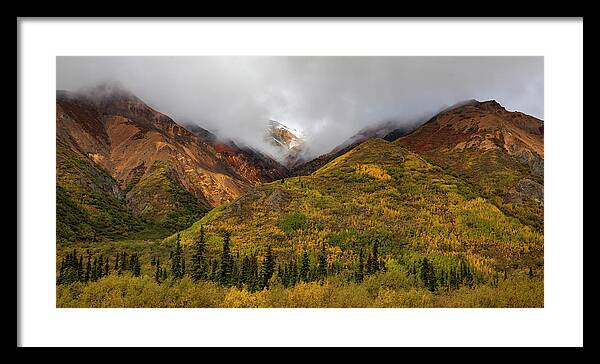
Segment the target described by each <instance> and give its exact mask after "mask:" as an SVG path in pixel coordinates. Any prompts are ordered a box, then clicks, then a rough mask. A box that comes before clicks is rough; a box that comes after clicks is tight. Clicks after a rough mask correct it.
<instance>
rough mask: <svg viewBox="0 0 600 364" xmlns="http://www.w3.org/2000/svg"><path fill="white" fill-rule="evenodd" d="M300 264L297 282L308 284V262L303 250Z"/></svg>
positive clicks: (306, 253) (305, 252) (306, 254)
mask: <svg viewBox="0 0 600 364" xmlns="http://www.w3.org/2000/svg"><path fill="white" fill-rule="evenodd" d="M300 264H301V265H300V273H299V275H300V277H299V280H300V281H302V282H308V281H309V280H310V260H309V258H308V252H307V251H306V250H304V252H303V253H302V262H301V263H300Z"/></svg>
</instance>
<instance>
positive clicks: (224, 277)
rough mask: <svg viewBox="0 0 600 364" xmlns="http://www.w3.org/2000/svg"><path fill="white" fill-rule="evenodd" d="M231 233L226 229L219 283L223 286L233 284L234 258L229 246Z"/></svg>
mask: <svg viewBox="0 0 600 364" xmlns="http://www.w3.org/2000/svg"><path fill="white" fill-rule="evenodd" d="M230 237H231V233H229V232H228V231H226V232H225V233H224V234H223V253H222V254H221V269H220V270H219V283H221V284H222V285H223V286H229V285H230V284H231V270H232V268H233V258H232V256H231V250H230V247H229V239H230Z"/></svg>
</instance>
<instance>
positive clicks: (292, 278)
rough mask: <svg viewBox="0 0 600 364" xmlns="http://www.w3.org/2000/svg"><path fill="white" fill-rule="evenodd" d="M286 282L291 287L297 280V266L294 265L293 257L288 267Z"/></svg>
mask: <svg viewBox="0 0 600 364" xmlns="http://www.w3.org/2000/svg"><path fill="white" fill-rule="evenodd" d="M288 282H289V283H288V284H289V285H290V286H291V287H293V286H295V285H296V283H297V282H298V268H297V267H296V260H295V259H294V258H293V257H292V260H291V261H290V265H289V267H288Z"/></svg>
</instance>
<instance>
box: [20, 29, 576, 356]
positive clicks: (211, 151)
mask: <svg viewBox="0 0 600 364" xmlns="http://www.w3.org/2000/svg"><path fill="white" fill-rule="evenodd" d="M557 34H560V37H555V36H554V35H557ZM409 35H410V36H409ZM133 39H135V41H132V40H133ZM449 40H452V41H451V42H449ZM17 41H18V42H17V43H18V50H17V53H18V55H17V56H18V76H17V77H18V79H17V81H18V89H17V94H18V121H17V139H18V144H19V149H18V156H17V175H18V177H17V191H18V197H17V218H18V220H17V233H18V242H17V246H18V267H19V269H18V280H17V284H18V292H17V306H18V312H17V314H18V315H17V316H18V319H17V344H18V346H20V345H25V346H27V345H36V346H37V345H44V346H46V345H49V346H54V345H61V346H65V345H66V346H80V345H85V346H87V345H108V346H122V345H126V346H130V345H132V346H147V345H151V346H179V345H186V346H204V345H208V346H229V345H235V346H239V345H243V346H295V345H302V346H305V345H307V346H364V345H368V346H494V345H502V346H530V345H533V346H557V345H560V346H563V345H567V346H582V345H583V332H582V327H583V283H582V282H583V279H582V276H583V274H582V273H583V271H582V262H583V254H582V252H583V226H582V223H581V221H582V217H583V179H582V177H583V157H582V138H583V101H582V100H583V86H582V85H583V20H582V19H565V20H560V21H555V22H553V21H535V20H533V19H528V20H518V21H517V20H510V21H509V20H506V21H502V20H495V21H490V22H481V21H477V22H476V21H469V20H461V21H458V20H456V21H436V20H435V19H429V20H428V19H422V20H421V21H408V20H405V19H404V20H403V19H397V20H395V19H385V20H381V21H377V20H373V19H369V20H363V21H361V20H357V19H353V20H347V19H341V20H338V21H336V20H333V19H327V20H315V19H312V20H308V19H307V20H303V19H295V20H289V21H271V20H264V19H261V20H255V21H248V20H245V21H236V20H234V19H224V20H221V21H217V20H207V19H197V20H193V19H186V20H181V21H178V20H174V19H169V20H152V21H148V20H146V21H140V22H138V21H135V20H133V19H131V20H102V19H96V20H91V21H70V20H60V21H59V20H50V21H48V20H43V21H42V20H37V19H27V18H25V19H18V39H17ZM567 71H568V72H567ZM546 123H548V125H546ZM546 155H547V157H548V158H545V156H546ZM567 191H568V193H567ZM117 323H118V325H119V326H120V327H123V328H124V329H123V330H121V331H118V332H115V331H114V330H111V326H112V325H115V324H117ZM91 327H93V328H94V330H89V329H90V328H91ZM319 327H321V329H319ZM365 330H367V331H368V332H372V333H374V334H373V335H367V336H368V337H365V336H363V335H358V334H357V332H363V331H365ZM82 332H85V335H82ZM103 332H110V333H111V334H110V335H103ZM160 332H162V333H164V332H171V333H173V332H176V334H173V335H167V336H168V337H166V338H165V337H164V335H160V334H159V335H157V333H160ZM282 332H286V335H280V334H281V333H282ZM250 333H254V334H250ZM276 333H279V334H276ZM467 333H468V337H469V340H468V341H466V342H465V341H464V340H461V337H462V338H464V337H465V335H467ZM474 333H476V334H474ZM259 338H262V340H261V339H259ZM265 339H266V341H265ZM97 340H99V341H97Z"/></svg>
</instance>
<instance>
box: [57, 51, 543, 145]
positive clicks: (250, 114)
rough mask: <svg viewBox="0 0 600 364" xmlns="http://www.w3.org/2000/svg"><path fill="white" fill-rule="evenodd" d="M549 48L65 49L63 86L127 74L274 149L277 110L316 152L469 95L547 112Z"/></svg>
mask: <svg viewBox="0 0 600 364" xmlns="http://www.w3.org/2000/svg"><path fill="white" fill-rule="evenodd" d="M543 74H544V72H543V57H58V58H57V80H56V81H57V89H60V90H69V91H78V90H81V89H84V88H88V87H93V86H96V85H99V84H102V83H105V82H114V81H117V82H119V83H120V84H121V85H122V86H123V87H124V88H126V89H128V90H130V91H131V92H132V93H134V94H135V95H137V96H138V97H140V98H141V99H142V100H144V101H145V102H147V103H148V104H149V105H151V106H152V107H154V108H156V109H157V110H159V111H161V112H163V113H165V114H167V115H169V116H170V117H172V118H173V119H175V120H176V121H178V122H180V123H188V124H189V123H191V124H197V125H199V126H202V127H204V128H206V129H208V130H210V131H213V132H215V133H216V134H217V135H218V136H220V137H223V138H232V139H235V140H238V141H241V142H244V143H247V144H248V145H251V146H254V147H256V148H257V149H261V150H263V151H266V152H272V149H271V148H272V147H270V146H269V144H268V143H266V142H265V141H264V130H265V127H266V125H267V122H268V120H269V119H274V120H278V121H281V122H283V123H285V124H287V125H289V126H291V127H293V128H296V129H299V130H301V131H302V133H303V134H304V135H305V136H306V139H307V145H308V146H309V148H310V149H309V152H310V154H311V155H312V156H315V155H319V154H322V153H325V152H328V151H329V150H331V149H332V148H334V147H335V146H337V145H339V144H340V143H342V142H344V141H345V140H346V139H347V138H349V137H351V136H352V135H354V134H355V133H356V132H357V131H359V130H360V129H363V128H365V127H368V126H372V125H376V124H378V123H382V122H388V121H394V122H397V123H398V124H400V125H402V124H409V123H414V122H415V121H417V120H421V119H423V118H425V117H427V116H429V115H431V114H432V113H434V112H436V111H437V110H439V109H440V108H443V107H444V106H449V105H452V104H455V103H457V102H460V101H463V100H467V99H477V100H488V99H495V100H496V101H498V102H499V103H500V104H502V105H503V106H504V107H506V108H507V109H508V110H514V111H522V112H525V113H527V114H530V115H533V116H536V117H538V118H540V119H543V117H544V105H543V99H544V95H543V90H544V79H543Z"/></svg>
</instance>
